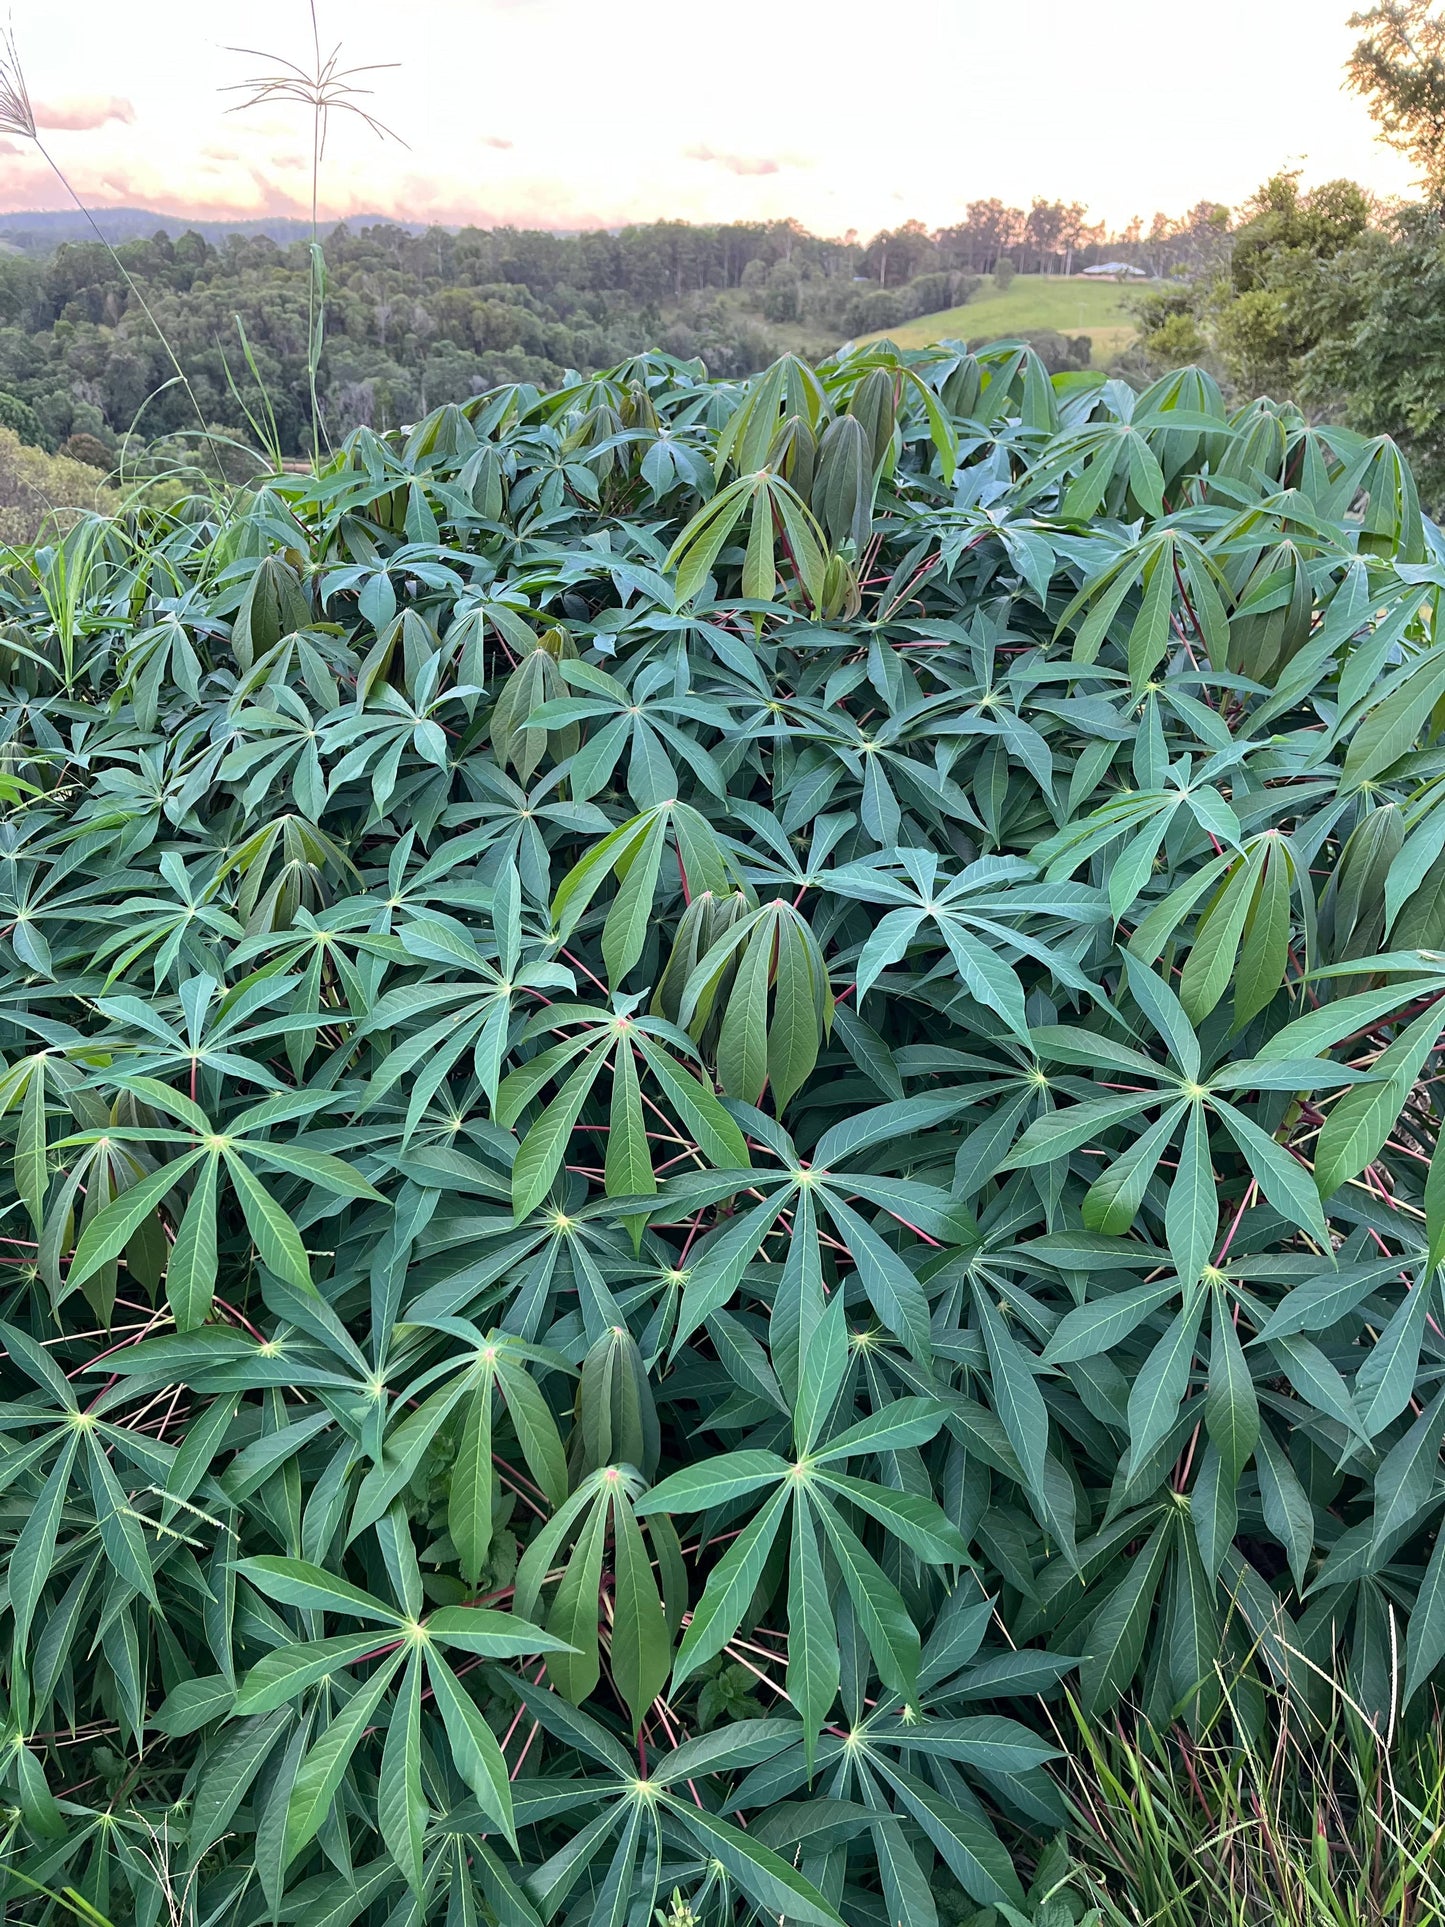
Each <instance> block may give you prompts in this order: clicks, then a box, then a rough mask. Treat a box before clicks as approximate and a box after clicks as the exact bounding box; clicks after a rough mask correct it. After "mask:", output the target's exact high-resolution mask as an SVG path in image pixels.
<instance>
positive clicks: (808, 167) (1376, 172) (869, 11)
mask: <svg viewBox="0 0 1445 1927" xmlns="http://www.w3.org/2000/svg"><path fill="white" fill-rule="evenodd" d="M319 5H320V10H321V31H322V39H323V44H324V47H325V48H326V50H328V51H329V48H330V46H331V45H332V44H333V43H334V42H335V40H336V39H337V38H338V37H343V38H344V41H345V61H346V64H355V63H362V62H372V61H397V62H399V63H400V64H399V65H398V66H397V67H395V68H393V69H390V70H386V71H381V72H378V73H376V74H374V75H371V76H368V77H367V78H368V79H369V81H370V83H371V84H372V85H373V86H374V88H375V95H374V99H373V101H372V102H371V103H369V104H371V105H372V106H373V107H374V110H375V112H376V113H377V114H378V115H379V116H380V117H381V118H382V119H384V120H385V121H386V122H387V123H388V124H389V125H390V126H391V127H393V128H394V129H395V130H396V133H397V134H398V135H399V136H401V138H402V139H403V140H404V141H405V142H406V143H407V145H406V146H405V147H402V146H400V145H398V144H395V143H391V142H387V143H379V142H377V141H376V140H375V139H374V138H373V137H372V136H371V135H370V134H369V133H367V131H366V130H365V129H364V128H362V127H360V126H358V125H357V124H356V123H355V122H352V121H349V120H348V119H347V118H346V117H344V116H343V117H339V118H337V119H336V120H335V121H334V122H333V125H332V130H331V142H330V146H329V149H328V152H327V156H326V160H325V163H324V173H323V180H322V200H323V204H324V208H325V210H326V211H327V212H328V213H331V214H338V215H340V214H347V213H355V212H377V213H386V214H394V215H397V216H400V217H402V218H405V219H409V220H425V219H429V218H435V219H437V220H441V221H448V222H456V221H465V220H474V221H479V222H481V223H482V224H484V225H490V224H493V223H497V222H503V221H513V222H518V223H525V224H530V225H538V226H549V227H563V228H568V227H583V226H594V225H607V226H613V225H617V224H619V223H621V222H624V221H628V220H650V219H654V218H657V217H660V216H678V217H682V218H686V219H693V220H717V219H734V218H736V219H747V218H766V217H772V216H782V215H796V216H797V217H798V218H799V219H800V220H801V221H803V222H804V223H805V224H806V225H807V226H809V227H810V228H812V229H814V230H815V231H818V232H825V233H831V234H841V233H843V232H844V231H846V230H847V229H849V228H856V229H858V230H859V231H860V232H871V231H872V230H874V229H876V228H878V227H880V226H885V225H887V226H892V225H896V224H897V223H898V222H899V221H901V220H904V219H906V218H908V217H909V216H913V215H916V216H918V217H919V218H921V219H922V220H924V221H925V222H927V223H928V224H929V225H930V226H934V225H940V224H943V223H946V222H949V221H951V220H955V219H957V218H959V216H960V214H961V212H962V209H963V206H964V203H966V202H967V201H969V200H973V199H977V198H980V197H987V196H990V195H998V196H1000V197H1001V198H1003V199H1004V200H1007V201H1011V202H1014V203H1022V204H1024V205H1027V203H1028V201H1029V200H1030V199H1031V198H1032V196H1034V195H1035V194H1042V195H1045V196H1047V197H1049V198H1051V199H1052V198H1054V197H1061V198H1064V199H1068V200H1081V201H1084V202H1085V203H1087V204H1088V206H1089V207H1090V208H1091V209H1092V210H1093V213H1094V215H1095V217H1096V218H1105V219H1107V220H1108V221H1109V222H1110V223H1111V224H1116V225H1117V224H1120V223H1122V222H1124V221H1126V220H1127V219H1128V218H1129V217H1130V216H1131V215H1134V214H1140V215H1143V216H1144V217H1145V219H1146V220H1147V219H1148V217H1149V216H1150V215H1151V214H1152V213H1153V212H1154V210H1155V209H1156V208H1163V209H1167V210H1169V211H1171V212H1174V211H1181V210H1183V209H1184V208H1186V207H1188V206H1190V205H1191V204H1192V203H1194V202H1195V201H1198V200H1201V199H1204V198H1206V197H1207V198H1210V199H1215V200H1222V201H1226V202H1229V203H1232V204H1237V203H1239V202H1240V201H1242V200H1244V199H1245V198H1246V197H1247V196H1248V194H1249V193H1250V191H1251V190H1252V189H1253V188H1254V187H1255V186H1257V185H1258V183H1259V182H1260V181H1261V180H1262V179H1263V178H1264V177H1265V176H1266V175H1268V174H1269V173H1271V172H1273V171H1274V170H1275V169H1277V168H1279V167H1281V166H1299V167H1302V168H1303V169H1304V172H1305V176H1306V178H1307V180H1323V179H1328V178H1330V177H1332V176H1334V175H1339V174H1348V175H1352V176H1354V177H1355V178H1356V179H1358V180H1361V181H1363V182H1365V183H1366V184H1367V185H1368V186H1370V187H1372V188H1374V189H1375V190H1376V191H1377V192H1379V193H1381V194H1391V193H1401V192H1404V191H1406V190H1407V189H1408V187H1409V183H1410V179H1411V170H1410V167H1409V165H1408V163H1407V162H1405V161H1404V160H1403V159H1401V158H1400V157H1399V156H1397V155H1395V154H1393V153H1392V152H1391V151H1390V150H1388V149H1387V148H1384V147H1382V146H1381V145H1380V144H1379V143H1378V142H1376V141H1375V139H1374V138H1373V126H1372V123H1371V121H1370V119H1369V116H1368V114H1367V113H1366V111H1365V108H1364V106H1363V104H1362V103H1361V102H1360V101H1358V100H1357V99H1355V98H1354V96H1352V95H1349V94H1346V93H1344V92H1342V91H1341V88H1340V75H1341V68H1342V65H1343V62H1344V59H1345V56H1346V54H1347V53H1348V51H1349V47H1350V45H1351V40H1352V36H1351V34H1350V33H1349V31H1348V29H1347V28H1346V26H1345V20H1346V17H1347V15H1348V13H1349V12H1350V0H1210V4H1209V5H1207V6H1199V5H1196V4H1190V5H1185V4H1182V0H1014V4H1008V5H1005V4H1000V0H910V4H909V5H908V6H906V7H899V6H885V5H880V4H878V0H829V4H826V5H825V4H821V0H726V4H722V5H718V4H710V5H706V6H704V5H700V4H698V0H408V4H406V5H404V6H398V5H397V4H396V0H319ZM13 20H14V28H15V34H16V38H17V41H18V43H19V47H20V53H21V57H22V60H23V62H24V65H25V69H26V73H27V78H28V81H29V86H30V91H31V95H32V97H33V99H34V101H35V103H36V106H37V111H38V115H39V117H40V118H41V119H42V120H43V121H44V122H45V123H46V124H47V131H46V132H45V134H44V139H45V140H46V142H47V145H48V146H49V147H50V149H51V151H52V152H53V154H54V155H55V157H56V158H57V160H58V161H59V162H60V163H61V165H62V166H63V167H64V168H65V171H66V173H67V175H68V176H69V178H70V179H71V181H72V183H73V185H74V186H75V188H76V189H77V191H78V192H79V193H80V194H81V195H82V196H83V197H84V198H85V199H86V200H87V201H88V202H89V203H90V204H91V205H105V206H121V205H125V206H144V207H151V208H157V209H161V210H164V211H166V212H170V213H196V214H206V215H211V216H227V215H232V216H243V215H253V214H259V213H270V214H278V213H301V212H303V211H304V210H305V206H306V203H307V197H308V195H309V168H310V133H309V126H308V123H307V120H306V117H305V114H304V111H303V110H302V109H301V108H299V107H277V106H271V107H267V108H265V109H255V110H252V111H250V112H247V113H239V114H237V113H229V112H228V111H227V109H228V107H229V106H230V105H231V104H232V102H233V101H234V100H235V99H236V98H237V97H236V96H232V95H227V94H224V93H223V92H222V91H221V90H222V89H223V88H224V87H225V86H226V85H227V84H228V83H233V82H237V81H241V80H244V79H246V78H247V77H248V76H249V75H251V74H252V73H254V72H257V71H264V69H265V68H266V66H267V65H268V64H269V63H268V62H265V61H261V62H258V61H257V60H256V59H254V58H252V57H248V56H246V55H244V54H237V53H234V52H231V51H228V48H227V43H228V42H233V41H244V42H245V43H246V44H247V45H248V46H251V47H253V48H260V49H264V50H265V51H266V52H267V53H276V54H284V55H286V56H288V57H289V58H291V59H294V60H296V61H298V62H301V63H307V62H309V60H310V26H309V15H308V12H307V6H306V0H248V4H247V5H246V6H245V7H235V6H231V5H227V6H219V5H216V4H215V3H214V0H125V4H123V5H117V4H115V0H15V5H14V14H13ZM62 201H63V195H62V193H61V192H60V191H59V189H58V187H57V185H56V183H55V181H54V179H53V177H52V176H51V175H49V173H48V172H47V170H46V169H45V167H44V163H43V162H42V161H41V160H40V159H39V158H38V157H37V156H36V155H35V154H34V152H33V150H30V149H28V148H27V147H26V146H25V145H24V144H23V143H20V142H16V141H5V142H0V207H3V208H5V209H17V208H46V207H55V206H58V205H60V204H62Z"/></svg>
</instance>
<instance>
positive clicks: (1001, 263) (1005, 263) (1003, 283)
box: [993, 254, 1018, 294]
mask: <svg viewBox="0 0 1445 1927" xmlns="http://www.w3.org/2000/svg"><path fill="white" fill-rule="evenodd" d="M1017 273H1018V266H1017V264H1016V263H1015V262H1013V261H1011V260H1010V259H1009V257H1008V256H1007V255H1006V254H1001V255H1000V256H999V258H998V259H997V261H995V262H994V264H993V285H994V286H995V287H996V288H997V289H998V291H999V293H1000V294H1007V293H1008V291H1009V289H1010V288H1011V287H1012V286H1013V280H1014V276H1015V275H1016V274H1017Z"/></svg>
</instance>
